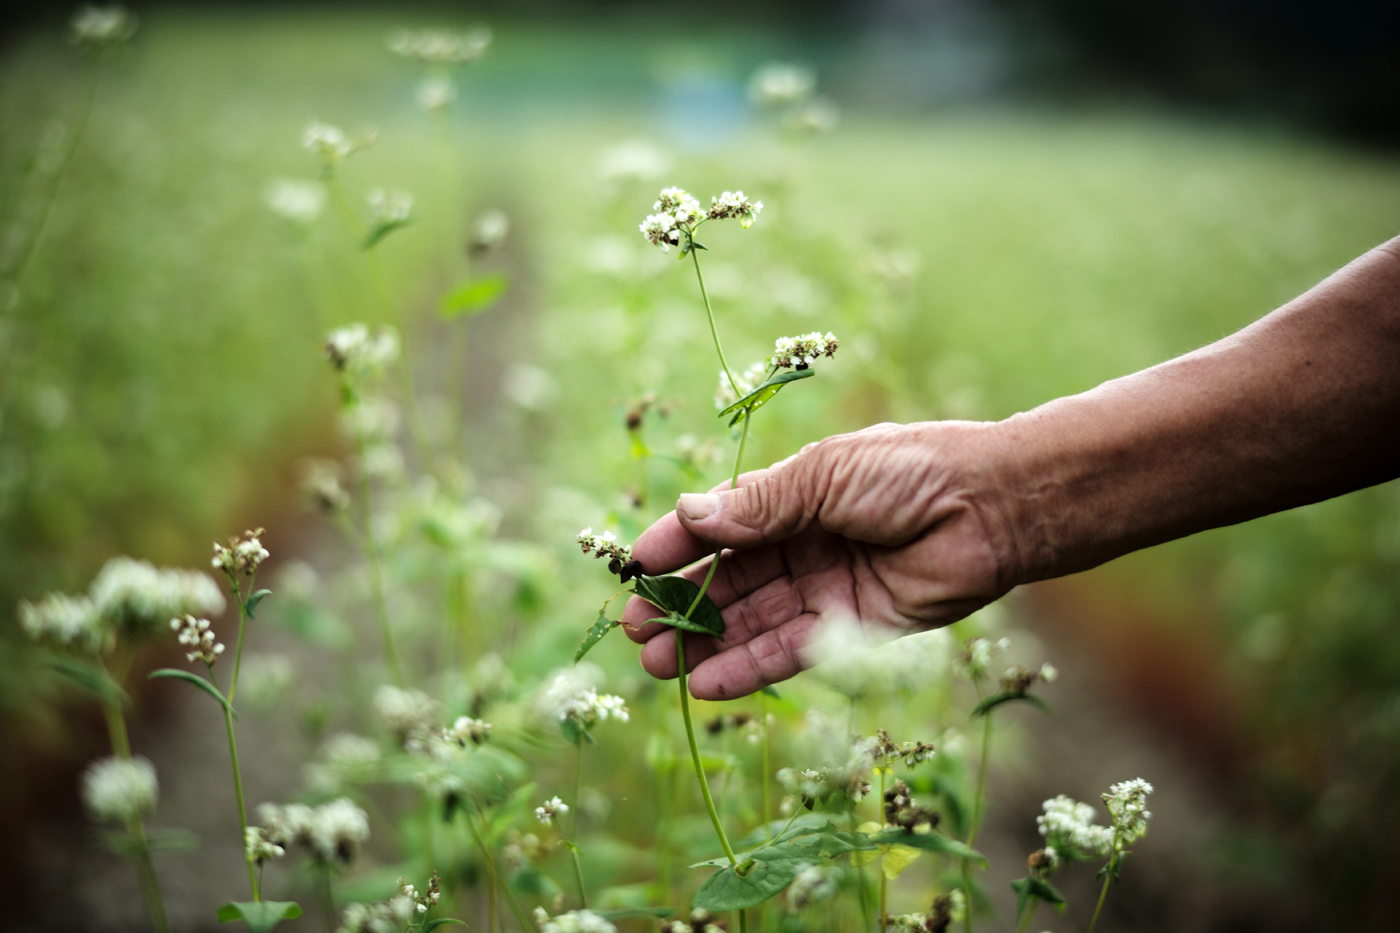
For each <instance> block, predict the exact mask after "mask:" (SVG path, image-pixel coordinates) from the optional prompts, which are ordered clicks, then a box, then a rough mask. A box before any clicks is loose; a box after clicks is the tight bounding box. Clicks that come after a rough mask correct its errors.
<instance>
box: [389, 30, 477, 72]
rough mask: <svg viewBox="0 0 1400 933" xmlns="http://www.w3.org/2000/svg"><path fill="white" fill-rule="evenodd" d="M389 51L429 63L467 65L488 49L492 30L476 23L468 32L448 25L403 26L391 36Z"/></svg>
mask: <svg viewBox="0 0 1400 933" xmlns="http://www.w3.org/2000/svg"><path fill="white" fill-rule="evenodd" d="M385 44H386V45H387V46H388V47H389V51H391V52H394V53H395V54H398V55H402V56H403V57H404V58H411V59H414V60H416V61H420V62H423V63H425V64H428V65H439V66H442V65H464V64H466V63H467V62H474V61H476V60H477V59H478V58H480V57H481V56H482V55H484V54H485V53H486V48H487V46H489V45H490V44H491V30H490V29H488V28H487V27H485V26H476V27H473V28H472V29H469V30H468V31H466V32H460V33H459V32H448V31H447V30H445V29H419V30H411V29H401V30H399V31H398V32H396V33H394V34H393V35H391V36H389V38H388V39H387V40H386V42H385Z"/></svg>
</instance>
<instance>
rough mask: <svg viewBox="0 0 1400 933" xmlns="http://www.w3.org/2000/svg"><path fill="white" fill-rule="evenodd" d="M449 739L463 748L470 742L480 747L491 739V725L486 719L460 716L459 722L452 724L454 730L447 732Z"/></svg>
mask: <svg viewBox="0 0 1400 933" xmlns="http://www.w3.org/2000/svg"><path fill="white" fill-rule="evenodd" d="M447 737H448V738H450V739H453V740H455V741H456V742H457V744H458V745H461V746H463V747H465V746H466V744H467V743H468V742H471V743H472V744H473V745H480V744H481V743H482V742H485V741H486V740H487V739H489V738H490V737H491V724H490V723H489V722H487V721H486V720H484V719H472V718H471V717H470V716H458V717H457V721H456V722H454V723H453V724H452V728H451V729H448V730H447Z"/></svg>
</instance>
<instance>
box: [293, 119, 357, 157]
mask: <svg viewBox="0 0 1400 933" xmlns="http://www.w3.org/2000/svg"><path fill="white" fill-rule="evenodd" d="M301 144H302V145H303V146H304V147H306V148H307V149H309V150H311V151H312V152H314V153H316V155H318V156H320V158H321V163H322V164H323V165H324V166H326V168H334V167H335V166H337V165H339V164H340V163H341V162H343V161H345V159H346V158H347V157H348V156H349V155H350V154H351V153H352V152H354V151H355V149H356V148H357V147H356V146H355V145H354V144H352V143H351V142H350V140H349V138H348V137H347V136H346V135H345V131H344V130H342V129H341V128H340V127H338V126H331V125H330V124H328V123H321V122H320V121H317V120H312V121H311V122H310V123H308V124H306V129H305V130H303V131H302V134H301Z"/></svg>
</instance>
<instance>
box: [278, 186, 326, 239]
mask: <svg viewBox="0 0 1400 933" xmlns="http://www.w3.org/2000/svg"><path fill="white" fill-rule="evenodd" d="M265 200H266V201H267V206H268V208H269V209H270V210H271V211H272V212H273V213H274V214H276V215H277V216H278V217H281V218H283V219H284V220H290V221H291V222H292V223H295V224H301V225H302V226H306V227H309V226H311V225H312V224H314V223H315V222H316V220H317V219H318V218H319V217H320V216H321V210H322V209H323V208H324V207H325V206H326V189H325V187H324V186H322V184H321V183H320V182H317V181H301V180H295V179H290V178H279V179H277V180H276V181H274V182H273V183H272V185H271V186H270V187H269V188H268V189H267V195H266V197H265Z"/></svg>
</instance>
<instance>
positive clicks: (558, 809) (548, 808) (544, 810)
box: [535, 796, 569, 826]
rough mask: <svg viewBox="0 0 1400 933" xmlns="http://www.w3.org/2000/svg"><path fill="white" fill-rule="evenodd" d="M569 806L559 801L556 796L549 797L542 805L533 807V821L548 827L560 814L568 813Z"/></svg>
mask: <svg viewBox="0 0 1400 933" xmlns="http://www.w3.org/2000/svg"><path fill="white" fill-rule="evenodd" d="M568 812H569V805H568V804H566V803H564V801H562V800H560V799H559V798H558V797H557V796H556V797H551V798H549V799H548V800H546V801H545V802H544V803H543V804H541V805H540V806H538V807H535V819H537V820H539V821H540V822H541V823H543V824H545V825H546V826H548V825H549V824H550V822H551V821H553V819H554V818H555V817H556V816H558V815H559V814H561V813H568Z"/></svg>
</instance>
